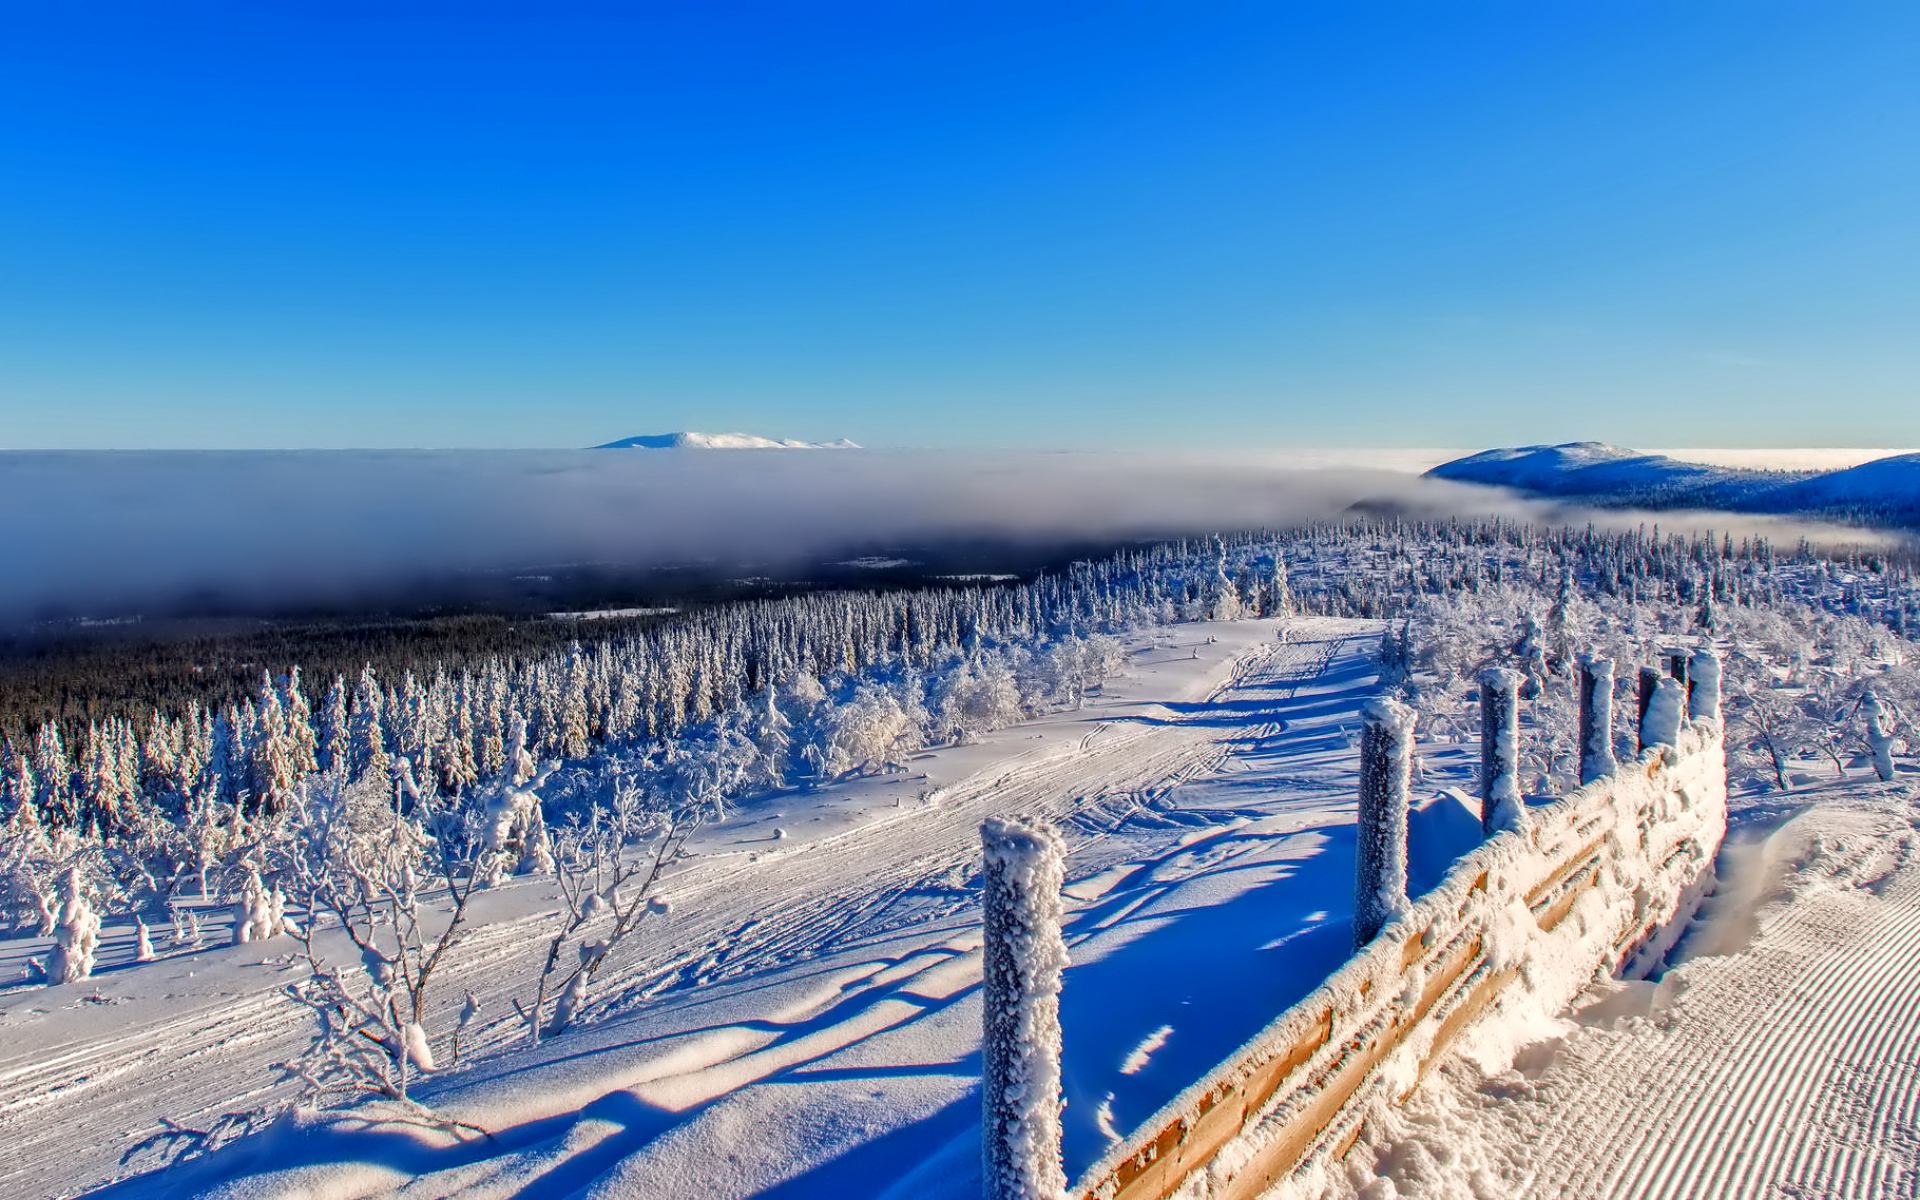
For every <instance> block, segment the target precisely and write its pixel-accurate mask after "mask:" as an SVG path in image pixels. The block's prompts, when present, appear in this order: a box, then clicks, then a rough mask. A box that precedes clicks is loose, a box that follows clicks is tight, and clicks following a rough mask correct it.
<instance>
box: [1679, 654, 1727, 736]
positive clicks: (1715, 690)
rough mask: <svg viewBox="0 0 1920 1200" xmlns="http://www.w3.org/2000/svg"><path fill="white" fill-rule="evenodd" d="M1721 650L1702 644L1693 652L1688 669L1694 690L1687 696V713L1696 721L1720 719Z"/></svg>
mask: <svg viewBox="0 0 1920 1200" xmlns="http://www.w3.org/2000/svg"><path fill="white" fill-rule="evenodd" d="M1720 671H1721V668H1720V652H1719V651H1717V650H1715V649H1714V648H1713V647H1712V646H1702V647H1700V648H1699V649H1698V650H1695V651H1694V652H1693V662H1692V663H1691V665H1690V666H1689V667H1688V669H1687V678H1688V680H1689V681H1690V683H1691V684H1692V691H1691V692H1690V693H1689V694H1688V696H1687V715H1688V716H1689V717H1692V718H1693V719H1694V720H1696V721H1718V720H1719V719H1720Z"/></svg>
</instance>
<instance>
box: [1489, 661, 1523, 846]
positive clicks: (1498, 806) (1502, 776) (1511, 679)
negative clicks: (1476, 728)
mask: <svg viewBox="0 0 1920 1200" xmlns="http://www.w3.org/2000/svg"><path fill="white" fill-rule="evenodd" d="M1522 680H1523V676H1522V675H1521V674H1520V673H1519V672H1518V671H1509V670H1507V669H1506V668H1505V667H1492V668H1489V669H1488V670H1485V671H1482V672H1481V673H1480V828H1481V829H1483V830H1485V831H1486V833H1487V836H1489V837H1491V836H1493V835H1494V834H1496V833H1499V832H1500V831H1501V830H1503V829H1517V828H1519V826H1520V822H1521V819H1522V817H1523V815H1524V814H1523V810H1522V808H1521V805H1520V684H1521V682H1522Z"/></svg>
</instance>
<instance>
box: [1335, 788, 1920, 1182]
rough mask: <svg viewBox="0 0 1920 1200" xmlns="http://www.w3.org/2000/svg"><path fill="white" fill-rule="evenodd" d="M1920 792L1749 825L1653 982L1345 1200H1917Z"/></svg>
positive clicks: (1458, 1114)
mask: <svg viewBox="0 0 1920 1200" xmlns="http://www.w3.org/2000/svg"><path fill="white" fill-rule="evenodd" d="M1916 799H1920V784H1917V783H1915V782H1914V781H1913V780H1911V779H1907V780H1904V781H1901V782H1896V783H1893V784H1880V783H1864V782H1858V783H1854V784H1850V785H1838V784H1836V785H1832V786H1830V787H1828V788H1824V789H1820V790H1816V791H1813V792H1810V793H1803V794H1797V795H1796V796H1795V797H1794V803H1793V805H1792V806H1791V807H1783V808H1778V809H1775V808H1762V809H1750V810H1748V811H1747V812H1746V813H1744V814H1742V816H1741V817H1740V818H1739V820H1738V823H1737V824H1736V826H1735V831H1734V833H1733V834H1732V835H1731V836H1730V838H1729V844H1728V848H1727V850H1726V851H1725V852H1724V854H1723V859H1722V868H1721V883H1720V888H1719V891H1718V892H1717V893H1716V895H1715V896H1714V897H1713V898H1712V899H1711V900H1710V901H1709V904H1708V906H1707V908H1706V909H1705V910H1704V911H1703V913H1702V916H1701V919H1700V921H1699V922H1698V923H1697V924H1696V925H1695V927H1694V928H1693V930H1692V931H1691V932H1690V933H1689V935H1688V938H1687V940H1686V941H1685V942H1684V943H1683V944H1682V946H1681V947H1680V949H1679V951H1678V952H1677V955H1676V957H1675V960H1674V961H1675V965H1673V966H1672V967H1671V968H1670V969H1669V970H1667V971H1666V972H1665V974H1664V975H1663V976H1661V977H1660V978H1659V979H1658V980H1657V981H1650V982H1631V983H1624V984H1608V985H1605V986H1603V987H1601V988H1599V989H1597V990H1596V991H1594V992H1593V993H1591V994H1590V995H1589V996H1588V997H1587V998H1586V1001H1585V1003H1584V1005H1583V1006H1582V1007H1580V1008H1579V1009H1577V1010H1576V1011H1575V1012H1574V1013H1572V1014H1570V1016H1569V1017H1568V1018H1567V1019H1566V1020H1565V1021H1563V1022H1562V1023H1561V1027H1560V1031H1559V1036H1557V1037H1552V1038H1550V1039H1548V1040H1546V1041H1543V1042H1540V1043H1538V1044H1536V1045H1534V1046H1532V1047H1530V1048H1529V1049H1528V1050H1526V1051H1524V1052H1523V1053H1522V1055H1521V1056H1520V1059H1519V1061H1518V1063H1517V1064H1516V1066H1515V1068H1514V1069H1513V1070H1510V1071H1506V1072H1503V1073H1501V1074H1500V1075H1498V1076H1496V1077H1493V1078H1490V1079H1488V1078H1482V1077H1480V1076H1479V1075H1478V1074H1477V1073H1476V1072H1475V1071H1474V1070H1473V1068H1472V1067H1471V1066H1470V1065H1469V1064H1467V1063H1466V1062H1464V1061H1455V1062H1452V1063H1450V1064H1449V1065H1448V1066H1447V1067H1446V1068H1444V1069H1443V1070H1442V1071H1441V1072H1439V1073H1438V1076H1437V1078H1436V1079H1435V1080H1434V1081H1433V1082H1432V1083H1430V1084H1429V1086H1428V1087H1427V1088H1426V1089H1424V1090H1423V1091H1422V1092H1421V1093H1420V1094H1419V1095H1417V1096H1416V1097H1415V1098H1414V1099H1413V1101H1412V1102H1411V1103H1410V1104H1409V1105H1408V1106H1407V1107H1406V1108H1405V1109H1404V1110H1401V1111H1398V1112H1394V1113H1391V1114H1388V1115H1387V1116H1386V1117H1385V1118H1384V1119H1383V1120H1382V1121H1380V1122H1379V1123H1377V1124H1376V1126H1375V1127H1374V1128H1373V1129H1372V1130H1371V1131H1370V1133H1369V1136H1368V1137H1367V1138H1366V1140H1365V1141H1363V1142H1362V1144H1361V1145H1360V1146H1359V1147H1357V1148H1356V1149H1355V1150H1354V1152H1353V1153H1352V1154H1351V1155H1350V1156H1349V1158H1348V1168H1349V1172H1350V1175H1349V1177H1348V1179H1346V1180H1345V1181H1344V1183H1343V1186H1342V1187H1341V1188H1339V1189H1337V1190H1336V1193H1335V1195H1336V1196H1358V1197H1365V1198H1366V1200H1389V1198H1391V1197H1397V1196H1404V1197H1413V1196H1420V1197H1447V1198H1456V1197H1457V1198H1465V1197H1472V1198H1476V1200H1479V1198H1485V1197H1526V1196H1541V1197H1546V1196H1583V1197H1710V1196H1711V1197H1721V1196H1724V1197H1745V1196H1783V1197H1843V1196H1844V1197H1853V1196H1858V1197H1867V1196H1913V1195H1917V1194H1920V982H1916V981H1920V862H1916V860H1915V853H1914V851H1915V848H1916V846H1917V845H1920V837H1917V836H1916V832H1915V830H1916V827H1917V826H1920V815H1917V814H1916V809H1915V807H1914V804H1915V801H1916Z"/></svg>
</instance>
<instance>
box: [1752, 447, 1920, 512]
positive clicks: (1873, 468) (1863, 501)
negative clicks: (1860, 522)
mask: <svg viewBox="0 0 1920 1200" xmlns="http://www.w3.org/2000/svg"><path fill="white" fill-rule="evenodd" d="M1766 499H1767V501H1768V502H1769V503H1770V504H1771V505H1774V506H1777V507H1770V508H1769V509H1768V511H1771V512H1833V511H1848V512H1855V513H1858V514H1860V515H1861V516H1863V517H1867V518H1870V519H1877V520H1882V521H1888V522H1892V523H1895V524H1900V525H1920V454H1896V455H1894V456H1893V457H1891V458H1876V459H1874V460H1873V461H1872V462H1866V463H1861V464H1860V465H1859V466H1857V467H1848V468H1847V469H1846V470H1844V471H1828V472H1825V473H1824V474H1820V475H1815V476H1813V477H1812V478H1810V479H1807V480H1804V481H1802V482H1800V483H1796V484H1793V485H1791V486H1789V487H1785V488H1781V489H1780V490H1779V491H1777V492H1774V493H1772V494H1771V495H1769V496H1767V497H1766Z"/></svg>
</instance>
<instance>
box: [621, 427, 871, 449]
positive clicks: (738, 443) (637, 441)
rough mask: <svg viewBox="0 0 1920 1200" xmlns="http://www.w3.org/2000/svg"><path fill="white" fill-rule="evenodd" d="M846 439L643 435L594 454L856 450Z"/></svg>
mask: <svg viewBox="0 0 1920 1200" xmlns="http://www.w3.org/2000/svg"><path fill="white" fill-rule="evenodd" d="M859 448H860V446H859V444H858V443H856V442H851V441H848V440H847V439H846V438H836V439H834V440H833V441H831V442H802V441H797V440H795V439H793V438H770V437H761V436H760V435H759V434H754V433H695V432H692V431H689V432H686V433H643V434H639V435H638V436H635V437H628V438H621V439H620V440H619V441H615V442H603V443H601V444H600V445H598V446H595V447H594V449H595V450H858V449H859Z"/></svg>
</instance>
